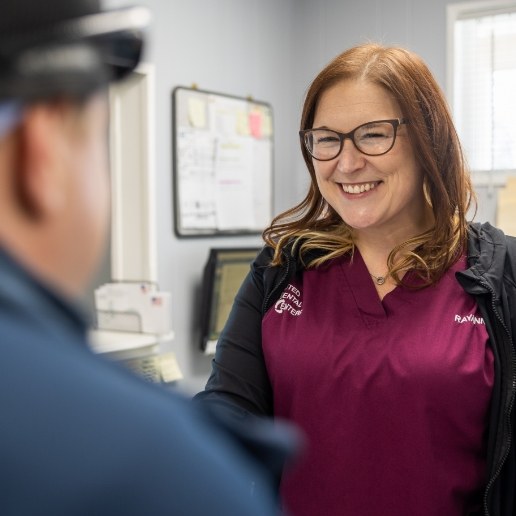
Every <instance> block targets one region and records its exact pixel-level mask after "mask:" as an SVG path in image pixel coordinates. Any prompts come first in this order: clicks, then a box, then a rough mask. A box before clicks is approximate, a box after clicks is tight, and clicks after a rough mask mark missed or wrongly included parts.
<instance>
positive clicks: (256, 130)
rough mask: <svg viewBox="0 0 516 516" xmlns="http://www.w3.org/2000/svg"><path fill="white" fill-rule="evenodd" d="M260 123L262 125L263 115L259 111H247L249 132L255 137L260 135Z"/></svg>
mask: <svg viewBox="0 0 516 516" xmlns="http://www.w3.org/2000/svg"><path fill="white" fill-rule="evenodd" d="M262 125H263V116H262V114H261V112H260V111H251V112H250V113H249V127H250V129H251V134H252V135H253V136H254V137H255V138H261V137H262Z"/></svg>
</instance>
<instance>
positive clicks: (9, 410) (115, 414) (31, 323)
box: [0, 250, 277, 516]
mask: <svg viewBox="0 0 516 516" xmlns="http://www.w3.org/2000/svg"><path fill="white" fill-rule="evenodd" d="M85 331H86V325H85V323H84V321H83V320H82V318H81V316H80V315H79V312H78V311H76V310H75V309H74V308H73V307H71V306H70V305H69V304H68V302H67V301H65V300H63V299H61V298H60V297H59V296H58V295H56V294H54V293H52V292H51V291H50V290H49V289H47V288H46V287H45V286H43V285H42V284H40V283H38V282H37V281H36V280H35V279H34V278H32V277H30V275H29V274H27V272H26V271H24V270H23V269H22V268H21V267H20V266H19V265H18V264H17V263H15V261H14V260H12V259H11V258H10V257H9V256H8V255H7V254H6V253H5V252H3V251H1V250H0V353H1V354H0V514H1V515H2V516H15V515H16V516H22V515H23V516H38V515H45V516H47V515H48V516H79V515H84V516H103V515H105V516H108V515H109V516H116V515H123V516H136V515H138V516H160V515H176V516H179V515H192V516H194V515H198V516H201V515H202V516H206V515H208V514H209V515H228V516H236V515H238V516H245V515H253V516H254V515H256V516H258V515H268V514H275V513H276V512H277V511H276V504H275V500H274V497H273V495H272V494H271V490H270V488H269V485H268V479H267V477H266V475H265V470H264V469H263V470H262V469H261V466H260V467H259V466H257V465H256V464H255V463H254V461H253V460H252V459H251V458H250V457H248V456H247V455H246V454H245V453H244V452H243V449H242V447H241V446H240V444H238V443H237V441H235V440H234V439H233V438H232V437H231V435H230V433H229V432H228V429H227V428H224V427H223V425H218V424H217V423H216V422H215V421H214V420H213V419H212V418H211V416H209V415H207V414H205V413H204V412H201V410H200V409H198V408H197V407H195V406H194V405H193V404H192V403H191V402H190V401H189V400H186V399H184V398H182V397H180V396H179V395H176V394H173V393H171V392H169V391H167V390H165V389H162V388H160V387H158V386H155V385H151V384H148V383H146V382H144V381H143V380H140V379H138V378H136V377H135V376H133V374H132V373H130V372H129V371H126V370H124V369H123V368H122V367H121V366H117V365H115V364H111V363H108V362H105V361H103V360H102V359H101V358H99V357H98V356H96V355H94V354H93V353H92V352H91V351H90V350H89V348H88V346H87V343H86V340H85ZM248 438H249V436H244V440H245V439H248ZM262 438H263V435H262ZM250 439H251V440H252V437H251V438H250Z"/></svg>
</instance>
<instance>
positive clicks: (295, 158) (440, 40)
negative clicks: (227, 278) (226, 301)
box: [103, 0, 451, 392]
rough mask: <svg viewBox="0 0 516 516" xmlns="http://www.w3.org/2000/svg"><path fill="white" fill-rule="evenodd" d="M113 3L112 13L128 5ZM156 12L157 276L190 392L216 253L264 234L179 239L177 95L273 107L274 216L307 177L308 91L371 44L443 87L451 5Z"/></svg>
mask: <svg viewBox="0 0 516 516" xmlns="http://www.w3.org/2000/svg"><path fill="white" fill-rule="evenodd" d="M125 3H126V2H125V1H121V0H105V1H104V3H103V4H104V6H105V7H106V8H112V7H117V6H120V5H124V4H125ZM138 3H139V4H141V5H146V6H148V7H149V8H150V9H151V11H152V12H153V22H152V26H151V30H150V33H149V35H150V45H149V47H148V49H147V52H146V61H148V62H152V63H153V64H154V65H155V83H156V91H155V102H156V116H155V119H156V128H155V135H156V141H155V142H154V145H155V148H154V150H155V153H156V172H157V180H156V183H157V185H156V189H157V192H156V196H157V206H156V212H157V218H158V228H157V231H158V278H159V283H160V287H161V288H162V289H164V290H169V291H171V292H172V296H173V314H172V316H173V326H174V330H175V341H174V342H173V344H172V349H173V350H174V351H175V352H176V354H177V357H178V360H179V363H180V366H181V368H182V370H183V373H184V374H185V376H186V380H185V382H183V383H182V387H183V389H185V390H187V391H189V392H194V391H196V390H199V389H202V387H203V385H204V382H205V380H206V378H207V376H208V374H209V372H210V358H208V357H205V356H203V355H201V353H200V352H199V351H198V333H197V331H196V325H197V321H198V313H197V304H198V301H199V300H198V290H199V286H200V280H201V275H202V268H203V265H204V262H205V260H206V258H207V254H208V249H209V247H215V246H221V247H222V246H231V245H234V246H246V245H250V246H251V245H260V243H261V242H260V239H259V238H258V237H233V238H200V239H187V240H185V239H178V238H176V237H175V235H174V234H173V220H172V175H171V174H172V165H171V160H172V156H171V92H172V89H173V88H174V87H175V86H178V85H183V86H190V85H191V84H192V83H196V84H197V85H198V86H199V88H201V89H207V90H213V91H218V92H223V93H229V94H234V95H238V96H247V95H252V96H253V97H254V98H256V99H258V100H264V101H267V102H269V103H271V104H272V107H273V110H274V122H275V135H276V136H275V147H276V148H275V173H276V177H275V192H276V193H275V211H276V212H279V211H281V210H283V209H285V208H287V207H289V206H291V205H292V204H294V202H296V201H297V200H299V199H300V198H301V197H302V196H303V195H304V192H305V188H306V184H307V173H306V170H305V169H304V166H303V164H302V161H301V157H300V153H299V144H298V137H297V130H298V121H299V114H300V110H301V104H302V100H303V95H304V92H305V90H306V88H307V86H308V84H309V82H310V81H311V79H312V78H313V76H314V75H315V74H316V73H317V72H318V71H319V70H320V69H321V68H322V67H323V66H324V65H325V64H326V63H327V62H328V61H329V60H330V59H332V58H333V57H334V56H335V55H337V54H338V53H340V52H341V51H342V50H344V49H345V48H347V47H349V46H352V45H354V44H357V43H360V42H364V41H367V40H373V41H379V42H382V43H386V44H400V45H404V46H407V47H409V48H410V49H412V50H414V51H416V52H418V53H419V54H420V55H421V56H422V57H423V58H424V59H425V60H426V62H427V63H428V64H429V66H430V68H431V69H432V70H433V72H434V73H435V75H436V77H437V79H438V81H439V82H440V84H441V85H442V87H443V88H444V87H445V70H446V54H445V51H446V5H447V4H448V3H451V2H449V1H446V0H432V1H429V0H412V1H411V0H390V1H389V2H385V0H361V1H360V2H357V1H350V0H348V1H346V0H317V1H314V0H310V1H308V0H259V1H257V0H216V1H215V0H190V1H178V0H140V1H139V2H138Z"/></svg>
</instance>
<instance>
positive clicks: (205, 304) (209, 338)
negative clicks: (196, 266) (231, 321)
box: [201, 248, 260, 354]
mask: <svg viewBox="0 0 516 516" xmlns="http://www.w3.org/2000/svg"><path fill="white" fill-rule="evenodd" d="M259 251H260V249H259V248H238V249H232V248H227V249H220V248H217V249H210V254H209V256H208V261H207V262H206V266H205V267H204V278H203V285H202V307H201V319H202V320H201V333H202V338H201V349H202V350H203V351H204V352H205V353H206V354H213V353H215V347H216V345H217V340H218V338H219V336H220V333H221V331H222V329H223V328H224V325H225V323H226V321H227V318H228V316H229V312H230V311H231V307H232V306H233V301H234V299H235V295H236V293H237V292H238V289H239V288H240V285H241V284H242V282H243V280H244V278H245V277H246V275H247V273H248V272H249V267H250V265H251V262H252V261H253V260H254V259H255V258H256V255H257V254H258V252H259Z"/></svg>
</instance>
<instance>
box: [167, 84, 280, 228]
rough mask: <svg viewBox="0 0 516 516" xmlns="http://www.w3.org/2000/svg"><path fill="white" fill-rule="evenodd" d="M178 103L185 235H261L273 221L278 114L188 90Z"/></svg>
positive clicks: (178, 218) (179, 198)
mask: <svg viewBox="0 0 516 516" xmlns="http://www.w3.org/2000/svg"><path fill="white" fill-rule="evenodd" d="M172 99H173V102H172V104H173V133H174V134H173V149H174V159H173V173H174V194H175V195H174V197H175V199H174V212H175V213H174V218H175V221H174V222H175V224H174V226H175V230H176V233H177V235H178V236H202V235H210V234H228V235H231V234H244V233H261V232H262V231H263V229H264V228H265V227H266V226H267V225H268V224H269V222H270V219H271V216H272V196H273V189H272V180H273V136H274V131H273V123H272V120H273V119H272V109H271V107H270V106H269V105H268V104H266V103H264V102H257V101H251V100H249V99H245V98H239V97H232V96H229V95H222V94H218V93H212V92H207V91H201V90H197V89H191V88H184V87H178V88H175V89H174V91H173V94H172Z"/></svg>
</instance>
